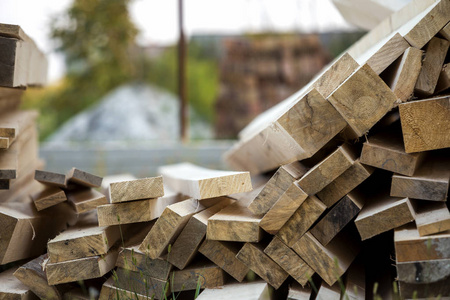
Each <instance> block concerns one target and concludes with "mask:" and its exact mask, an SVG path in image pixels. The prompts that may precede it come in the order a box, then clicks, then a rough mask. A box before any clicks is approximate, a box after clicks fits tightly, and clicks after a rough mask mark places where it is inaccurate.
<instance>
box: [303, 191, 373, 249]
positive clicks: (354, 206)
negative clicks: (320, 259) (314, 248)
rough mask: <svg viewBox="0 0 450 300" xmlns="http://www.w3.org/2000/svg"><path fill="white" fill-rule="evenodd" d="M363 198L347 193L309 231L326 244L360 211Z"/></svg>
mask: <svg viewBox="0 0 450 300" xmlns="http://www.w3.org/2000/svg"><path fill="white" fill-rule="evenodd" d="M364 200H365V199H364V198H363V197H360V196H359V195H358V194H356V193H349V194H348V195H346V196H344V197H343V198H342V199H341V200H340V201H339V202H338V203H337V204H336V205H334V206H333V207H332V208H331V209H330V210H329V211H328V212H327V213H326V214H325V215H324V216H323V218H322V219H320V221H319V222H318V223H317V224H316V225H314V227H313V228H311V230H310V231H309V232H310V233H311V234H312V235H313V236H314V237H315V238H316V239H317V240H318V241H319V242H320V243H321V244H322V245H324V246H326V245H327V244H328V243H329V242H330V241H331V240H332V239H333V238H334V237H335V236H336V235H337V234H338V233H339V232H340V231H341V230H342V229H343V228H344V227H345V226H346V225H347V224H348V223H350V221H351V220H353V218H355V217H356V215H357V214H358V213H359V212H360V211H361V209H362V207H363V206H364V202H365V201H364Z"/></svg>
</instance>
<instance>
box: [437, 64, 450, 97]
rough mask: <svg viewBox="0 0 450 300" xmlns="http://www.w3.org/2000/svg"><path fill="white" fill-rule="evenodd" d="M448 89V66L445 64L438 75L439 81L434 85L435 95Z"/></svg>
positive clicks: (449, 71) (449, 68) (449, 74)
mask: <svg viewBox="0 0 450 300" xmlns="http://www.w3.org/2000/svg"><path fill="white" fill-rule="evenodd" d="M449 88H450V64H445V65H443V66H442V70H441V73H440V74H439V79H438V82H437V84H436V90H435V92H436V93H440V92H443V91H445V90H448V89H449Z"/></svg>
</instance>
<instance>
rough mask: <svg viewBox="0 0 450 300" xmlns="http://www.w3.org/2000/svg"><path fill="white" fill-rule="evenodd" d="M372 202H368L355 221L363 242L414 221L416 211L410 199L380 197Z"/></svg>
mask: <svg viewBox="0 0 450 300" xmlns="http://www.w3.org/2000/svg"><path fill="white" fill-rule="evenodd" d="M371 200H372V201H369V200H367V202H366V204H365V205H364V207H363V209H362V210H361V212H360V213H359V215H358V217H357V218H356V220H355V224H356V227H357V228H358V232H359V234H360V236H361V239H362V240H366V239H368V238H371V237H373V236H376V235H378V234H380V233H383V232H386V231H388V230H391V229H394V228H397V227H400V226H402V225H404V224H406V223H409V222H411V221H413V220H414V210H413V208H412V206H411V202H410V200H409V199H408V198H403V199H402V198H396V197H389V196H379V197H377V198H376V199H371Z"/></svg>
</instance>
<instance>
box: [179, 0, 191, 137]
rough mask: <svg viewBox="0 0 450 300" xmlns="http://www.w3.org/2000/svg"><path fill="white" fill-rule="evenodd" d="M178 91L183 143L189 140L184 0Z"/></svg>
mask: <svg viewBox="0 0 450 300" xmlns="http://www.w3.org/2000/svg"><path fill="white" fill-rule="evenodd" d="M178 23H179V34H180V37H179V41H178V93H179V96H180V101H181V105H180V138H181V141H182V142H183V143H185V142H187V140H188V138H189V136H188V124H189V123H188V121H189V111H188V99H187V93H186V41H185V37H184V30H183V0H178Z"/></svg>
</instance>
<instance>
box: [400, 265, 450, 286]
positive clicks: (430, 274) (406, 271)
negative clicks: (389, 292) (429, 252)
mask: <svg viewBox="0 0 450 300" xmlns="http://www.w3.org/2000/svg"><path fill="white" fill-rule="evenodd" d="M449 264H450V259H436V260H425V261H414V262H398V263H397V264H396V267H397V277H398V280H400V281H403V282H406V283H415V284H418V283H433V282H439V281H441V280H448V277H449V276H450V269H449V267H448V266H449Z"/></svg>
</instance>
